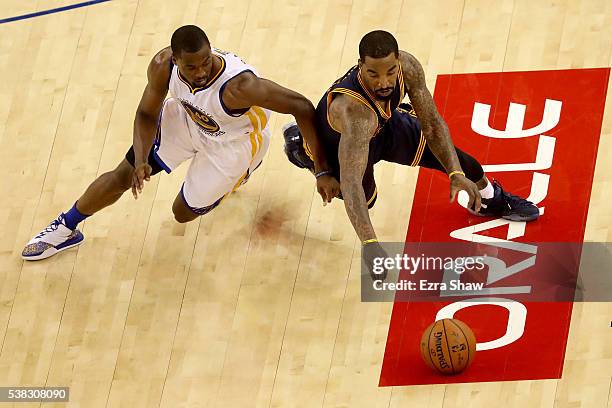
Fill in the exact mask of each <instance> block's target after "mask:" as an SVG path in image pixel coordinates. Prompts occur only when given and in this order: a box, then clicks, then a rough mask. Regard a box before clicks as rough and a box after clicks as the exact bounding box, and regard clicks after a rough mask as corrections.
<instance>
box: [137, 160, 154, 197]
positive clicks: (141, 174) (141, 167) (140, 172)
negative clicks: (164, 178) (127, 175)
mask: <svg viewBox="0 0 612 408" xmlns="http://www.w3.org/2000/svg"><path fill="white" fill-rule="evenodd" d="M152 171H153V168H152V167H151V166H150V165H149V163H140V164H137V165H136V167H135V169H134V175H133V176H132V194H133V195H134V199H138V194H140V193H142V189H143V188H144V182H145V181H150V180H151V172H152Z"/></svg>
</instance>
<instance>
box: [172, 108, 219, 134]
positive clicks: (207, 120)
mask: <svg viewBox="0 0 612 408" xmlns="http://www.w3.org/2000/svg"><path fill="white" fill-rule="evenodd" d="M181 104H182V105H183V108H185V110H186V111H187V114H188V115H189V116H190V117H191V119H192V120H193V121H194V122H195V123H196V124H197V125H198V126H200V127H201V128H202V130H204V131H205V132H206V133H209V134H211V135H213V134H214V133H217V132H219V129H220V128H219V125H218V124H217V122H215V120H214V119H213V118H211V117H210V116H208V115H207V114H205V113H204V112H202V111H200V110H199V109H198V108H196V107H195V106H193V105H191V104H190V103H189V102H186V101H183V100H181ZM215 136H216V135H215Z"/></svg>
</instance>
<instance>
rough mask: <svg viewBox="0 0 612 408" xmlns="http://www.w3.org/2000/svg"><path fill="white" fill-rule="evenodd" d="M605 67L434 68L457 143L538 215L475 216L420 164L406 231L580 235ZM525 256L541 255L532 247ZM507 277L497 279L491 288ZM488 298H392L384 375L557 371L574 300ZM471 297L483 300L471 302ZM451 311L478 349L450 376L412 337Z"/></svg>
mask: <svg viewBox="0 0 612 408" xmlns="http://www.w3.org/2000/svg"><path fill="white" fill-rule="evenodd" d="M609 73H610V70H609V69H608V68H606V69H577V70H559V71H533V72H507V73H485V74H461V75H444V76H439V77H438V80H437V83H436V88H435V93H434V99H435V101H436V104H437V106H438V109H439V110H440V113H441V114H442V116H443V117H444V119H445V120H446V122H447V123H448V126H449V128H450V131H451V135H452V137H453V140H454V141H455V143H456V145H457V146H459V147H460V148H461V149H463V150H465V151H467V152H468V153H470V154H472V155H473V156H475V157H476V158H477V159H478V160H479V161H480V162H481V163H482V164H483V165H485V171H486V173H487V175H488V176H489V178H490V179H491V178H495V179H497V180H499V181H500V182H501V183H502V185H503V186H504V188H505V189H506V190H507V191H510V192H513V193H515V194H519V195H521V196H524V197H525V196H529V197H530V199H531V200H532V201H534V202H536V204H537V205H538V207H540V208H541V212H542V211H543V216H541V217H540V219H539V220H537V221H535V222H532V223H527V224H524V223H510V222H507V221H503V220H490V219H482V218H479V217H475V216H471V215H469V214H468V213H467V212H466V211H465V210H464V209H463V208H461V207H460V205H458V204H456V203H455V204H452V205H449V203H448V188H449V187H448V179H447V178H446V177H444V175H442V174H439V173H435V172H433V171H431V170H426V169H420V170H419V176H418V181H417V186H416V191H415V197H414V202H413V207H412V213H411V217H410V224H409V227H408V233H407V237H406V241H407V242H409V243H414V242H453V241H456V242H461V241H470V242H482V243H483V246H486V245H487V242H489V243H491V242H492V243H493V245H492V246H495V245H504V244H506V243H516V242H522V243H532V244H534V243H535V246H536V247H537V243H538V242H573V243H580V242H582V241H583V238H584V230H585V225H586V220H587V211H588V205H589V198H590V193H591V186H592V182H593V172H594V169H595V159H596V156H597V147H598V143H599V136H600V130H601V122H602V116H603V110H604V103H605V97H606V89H607V84H608V78H609ZM532 255H534V256H535V257H537V248H536V252H535V253H534V254H532ZM578 261H579V259H578ZM508 266H510V265H508ZM518 273H520V272H518ZM503 286H504V280H503V279H501V280H499V281H497V282H494V283H491V284H490V285H488V286H487V287H491V288H498V287H503ZM489 297H490V298H489V300H488V301H487V300H485V299H483V298H484V297H483V296H474V295H472V296H469V297H465V298H464V299H459V300H457V301H454V302H450V301H447V300H442V299H440V301H437V302H422V303H416V302H413V303H408V302H403V303H400V302H396V303H395V305H394V308H393V313H392V317H391V323H390V327H389V335H388V338H387V346H386V349H385V356H384V360H383V366H382V372H381V378H380V385H381V386H391V385H414V384H438V383H458V382H482V381H509V380H533V379H544V378H560V377H561V374H562V370H563V360H564V356H565V348H566V344H567V335H568V331H569V327H570V318H571V312H572V303H571V302H528V301H525V300H520V301H511V300H512V299H513V295H512V294H499V293H497V294H494V295H490V296H489ZM466 299H472V301H474V300H478V301H480V302H483V301H485V302H488V304H480V305H473V303H472V306H467V307H466V303H465V300H466ZM460 300H463V301H464V302H459V301H460ZM502 300H503V302H502ZM453 313H454V317H456V318H458V319H460V320H463V321H464V322H466V323H467V324H468V325H469V326H470V327H471V328H472V329H473V331H474V333H475V335H476V338H477V341H478V342H479V345H480V346H479V347H480V349H479V351H477V353H476V358H475V360H474V363H473V364H472V366H471V367H469V368H468V369H467V370H466V371H465V372H464V373H462V374H460V375H457V376H452V377H445V376H441V375H438V374H435V373H433V372H432V371H431V370H430V369H429V368H428V367H427V366H426V365H425V364H424V363H423V362H422V360H421V357H420V349H419V341H420V337H421V334H422V332H423V330H424V329H425V328H426V327H427V326H428V325H429V324H430V323H431V322H433V321H434V320H436V316H438V317H439V318H440V317H451V315H452V314H453Z"/></svg>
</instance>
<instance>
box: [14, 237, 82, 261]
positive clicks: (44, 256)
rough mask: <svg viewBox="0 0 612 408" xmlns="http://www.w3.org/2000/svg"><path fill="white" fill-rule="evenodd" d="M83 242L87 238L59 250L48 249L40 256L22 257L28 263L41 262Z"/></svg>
mask: <svg viewBox="0 0 612 408" xmlns="http://www.w3.org/2000/svg"><path fill="white" fill-rule="evenodd" d="M83 241H85V237H83V239H81V240H80V241H78V242H75V243H74V244H70V245H66V246H65V247H63V248H60V249H57V248H53V247H51V248H48V249H46V250H45V251H43V252H42V253H40V254H38V255H32V256H23V255H21V258H22V259H25V260H26V261H40V260H43V259H47V258H51V257H52V256H53V255H55V254H57V253H59V252H62V251H65V250H67V249H70V248H74V247H75V246H78V245H81V244H82V243H83Z"/></svg>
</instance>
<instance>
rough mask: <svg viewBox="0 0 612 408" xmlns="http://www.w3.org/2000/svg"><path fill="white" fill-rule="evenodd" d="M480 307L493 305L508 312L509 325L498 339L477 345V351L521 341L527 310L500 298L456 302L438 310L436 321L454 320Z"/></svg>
mask: <svg viewBox="0 0 612 408" xmlns="http://www.w3.org/2000/svg"><path fill="white" fill-rule="evenodd" d="M480 305H493V306H500V307H503V308H505V309H506V310H508V313H509V314H508V324H507V326H506V333H505V334H504V335H503V336H501V337H500V338H498V339H495V340H491V341H487V342H485V343H477V344H476V350H477V351H484V350H492V349H496V348H500V347H504V346H507V345H508V344H510V343H513V342H515V341H516V340H518V339H520V338H521V336H522V335H523V333H524V332H525V321H526V320H527V308H526V307H525V305H523V304H522V303H520V302H517V301H514V300H511V299H505V298H499V297H488V298H471V299H465V300H461V301H459V302H454V303H451V304H449V305H446V306H444V307H443V308H442V309H440V310H438V313H437V314H436V320H442V319H452V318H453V316H454V315H455V313H457V312H458V311H459V310H461V309H465V308H466V307H471V306H480Z"/></svg>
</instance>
